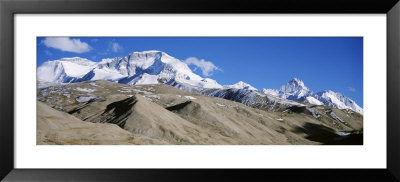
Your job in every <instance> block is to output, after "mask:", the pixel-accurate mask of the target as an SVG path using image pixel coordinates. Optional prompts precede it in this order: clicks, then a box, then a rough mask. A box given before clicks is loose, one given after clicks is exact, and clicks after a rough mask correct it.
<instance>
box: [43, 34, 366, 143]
mask: <svg viewBox="0 0 400 182" xmlns="http://www.w3.org/2000/svg"><path fill="white" fill-rule="evenodd" d="M36 59H37V60H36V61H37V69H36V70H37V78H36V80H37V83H36V85H37V101H36V103H37V118H36V122H37V128H36V143H37V145H363V38H362V37H37V58H36Z"/></svg>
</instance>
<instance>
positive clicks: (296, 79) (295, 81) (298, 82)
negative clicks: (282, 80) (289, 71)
mask: <svg viewBox="0 0 400 182" xmlns="http://www.w3.org/2000/svg"><path fill="white" fill-rule="evenodd" d="M289 83H292V84H297V85H300V86H303V87H304V82H303V81H302V80H300V79H298V78H296V77H294V78H293V79H292V80H290V81H289Z"/></svg>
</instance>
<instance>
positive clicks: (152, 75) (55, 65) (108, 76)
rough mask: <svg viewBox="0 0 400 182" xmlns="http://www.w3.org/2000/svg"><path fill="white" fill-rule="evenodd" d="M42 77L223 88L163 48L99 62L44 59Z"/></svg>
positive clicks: (39, 71)
mask: <svg viewBox="0 0 400 182" xmlns="http://www.w3.org/2000/svg"><path fill="white" fill-rule="evenodd" d="M37 78H38V80H39V81H45V82H53V83H73V82H81V81H88V80H108V81H113V82H118V83H124V84H156V83H166V84H184V85H189V86H193V87H201V88H222V86H221V85H220V84H218V83H217V82H216V81H215V80H212V79H209V78H202V77H200V76H199V75H197V74H194V73H193V72H192V71H191V69H190V68H189V67H188V65H187V64H186V63H184V62H182V61H180V60H178V59H176V58H174V57H172V56H170V55H168V54H166V53H165V52H161V51H144V52H133V53H132V54H130V55H128V56H126V57H123V58H118V57H117V58H111V59H103V60H102V61H100V62H98V63H96V62H93V61H90V60H87V59H84V58H79V57H74V58H63V59H60V60H55V61H48V62H45V63H43V64H42V65H41V66H39V67H38V69H37Z"/></svg>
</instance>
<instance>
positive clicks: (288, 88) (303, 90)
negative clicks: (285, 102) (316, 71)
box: [279, 78, 313, 100]
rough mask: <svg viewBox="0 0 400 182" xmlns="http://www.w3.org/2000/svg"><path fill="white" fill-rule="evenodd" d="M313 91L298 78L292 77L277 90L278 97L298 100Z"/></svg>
mask: <svg viewBox="0 0 400 182" xmlns="http://www.w3.org/2000/svg"><path fill="white" fill-rule="evenodd" d="M312 94H313V92H312V91H311V90H310V89H309V88H307V87H306V86H305V85H304V82H303V81H302V80H300V79H298V78H293V79H292V80H290V81H289V82H288V83H286V85H282V87H281V89H280V90H279V97H281V98H285V99H289V100H299V99H300V98H302V97H305V96H308V95H312Z"/></svg>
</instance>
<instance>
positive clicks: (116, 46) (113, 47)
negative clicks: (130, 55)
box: [111, 42, 123, 52]
mask: <svg viewBox="0 0 400 182" xmlns="http://www.w3.org/2000/svg"><path fill="white" fill-rule="evenodd" d="M122 49H123V48H122V46H121V45H119V44H118V43H116V42H113V43H111V50H112V51H113V52H119V51H122Z"/></svg>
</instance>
